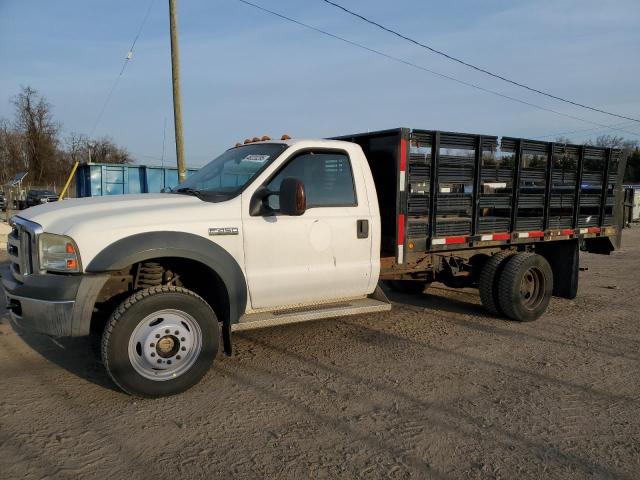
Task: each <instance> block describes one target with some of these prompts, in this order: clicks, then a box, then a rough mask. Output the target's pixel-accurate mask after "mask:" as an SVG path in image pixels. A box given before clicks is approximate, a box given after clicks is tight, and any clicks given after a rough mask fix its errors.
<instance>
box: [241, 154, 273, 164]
mask: <svg viewBox="0 0 640 480" xmlns="http://www.w3.org/2000/svg"><path fill="white" fill-rule="evenodd" d="M267 160H269V155H257V154H254V155H247V156H246V157H244V158H243V159H242V161H243V162H256V163H264V162H266V161H267Z"/></svg>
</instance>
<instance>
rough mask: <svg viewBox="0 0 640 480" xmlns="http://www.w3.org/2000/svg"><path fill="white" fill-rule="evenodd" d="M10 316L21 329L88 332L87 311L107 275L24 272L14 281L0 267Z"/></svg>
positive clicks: (63, 334)
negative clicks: (26, 273)
mask: <svg viewBox="0 0 640 480" xmlns="http://www.w3.org/2000/svg"><path fill="white" fill-rule="evenodd" d="M0 274H1V275H2V279H1V282H2V287H3V289H4V294H5V296H6V298H7V308H8V310H9V311H10V312H11V318H12V320H13V321H14V322H15V323H16V324H17V325H19V326H20V327H21V328H24V329H25V330H29V331H32V332H38V333H43V334H45V335H51V336H54V337H78V336H83V335H88V334H89V330H90V326H91V315H92V313H93V307H94V305H95V300H96V298H97V296H98V293H99V292H100V289H101V288H102V286H103V285H104V283H105V282H106V281H107V279H108V278H109V276H108V275H106V274H103V275H75V276H66V275H49V274H44V275H28V276H25V279H24V283H19V282H17V281H16V280H15V279H14V278H13V276H12V274H11V271H10V269H9V267H3V268H2V269H0Z"/></svg>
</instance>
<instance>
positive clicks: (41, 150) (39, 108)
mask: <svg viewBox="0 0 640 480" xmlns="http://www.w3.org/2000/svg"><path fill="white" fill-rule="evenodd" d="M13 104H14V106H15V121H14V128H15V130H16V132H17V133H18V134H20V135H22V138H23V142H24V144H23V148H24V155H25V157H26V163H27V165H28V166H29V171H30V172H31V178H32V180H33V181H34V182H36V183H42V181H43V180H44V179H45V178H46V177H50V176H56V173H58V172H56V167H57V163H58V132H59V130H60V127H59V125H58V124H57V123H56V122H55V121H54V120H53V114H52V112H51V105H50V104H49V103H48V102H47V101H46V100H45V99H44V98H43V97H42V96H41V95H40V94H38V92H37V91H36V90H34V89H33V88H31V87H23V88H22V91H21V92H20V93H19V94H18V95H16V96H15V97H14V99H13Z"/></svg>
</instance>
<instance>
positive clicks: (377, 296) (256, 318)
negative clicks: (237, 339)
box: [231, 287, 391, 332]
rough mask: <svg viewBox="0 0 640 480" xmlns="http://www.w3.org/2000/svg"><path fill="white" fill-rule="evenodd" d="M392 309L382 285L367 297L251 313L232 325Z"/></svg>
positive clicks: (271, 323) (242, 326)
mask: <svg viewBox="0 0 640 480" xmlns="http://www.w3.org/2000/svg"><path fill="white" fill-rule="evenodd" d="M389 310H391V303H390V302H389V300H388V299H387V297H386V296H385V295H384V293H383V292H382V289H381V288H380V287H377V288H376V291H375V292H374V293H373V294H371V295H369V296H368V297H365V298H358V299H355V300H347V301H344V302H337V303H324V304H318V305H311V306H305V307H296V308H290V309H286V310H276V311H272V312H260V313H249V314H246V315H243V316H242V317H241V318H240V323H236V324H234V325H232V326H231V329H232V331H234V332H237V331H241V330H250V329H253V328H262V327H273V326H276V325H286V324H289V323H298V322H307V321H309V320H320V319H322V318H334V317H346V316H349V315H362V314H363V313H374V312H385V311H389Z"/></svg>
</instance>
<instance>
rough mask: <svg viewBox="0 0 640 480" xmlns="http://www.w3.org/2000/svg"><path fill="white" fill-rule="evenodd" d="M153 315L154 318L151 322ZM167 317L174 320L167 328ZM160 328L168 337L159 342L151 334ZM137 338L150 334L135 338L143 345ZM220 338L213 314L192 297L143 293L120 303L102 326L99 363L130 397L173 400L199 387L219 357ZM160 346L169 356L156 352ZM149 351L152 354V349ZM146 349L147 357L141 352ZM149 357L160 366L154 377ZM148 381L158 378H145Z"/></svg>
mask: <svg viewBox="0 0 640 480" xmlns="http://www.w3.org/2000/svg"><path fill="white" fill-rule="evenodd" d="M155 314H157V315H158V318H154V317H155ZM172 315H173V317H171V316H172ZM161 317H162V318H161ZM164 317H167V319H165V318H164ZM169 317H170V318H173V320H171V322H173V323H171V324H170V321H169V320H168V318H169ZM151 319H152V320H151ZM158 320H159V322H158ZM143 321H144V324H143ZM163 325H166V326H168V327H169V328H167V329H166V330H165V331H166V332H167V335H164V336H162V337H161V338H160V337H159V335H160V334H157V333H153V332H155V331H157V329H158V328H164V326H163ZM181 325H182V326H181ZM189 325H191V326H189ZM141 329H142V330H141ZM154 329H155V330H154ZM169 329H171V330H172V331H171V332H169ZM180 330H182V331H180ZM165 331H163V332H162V333H163V334H164V332H165ZM137 332H145V333H147V332H148V333H149V335H150V336H149V337H140V338H145V342H144V343H145V345H141V342H138V343H136V339H137V338H138V333H137ZM169 333H171V334H170V335H169ZM174 333H175V336H174V335H173V334H174ZM219 336H220V335H219V327H218V319H217V318H216V314H215V313H214V312H213V310H212V309H211V307H210V306H209V305H208V304H207V303H206V302H205V301H204V300H203V299H202V298H201V297H199V296H198V295H197V294H195V293H194V292H192V291H190V290H187V289H186V288H181V287H173V286H158V287H152V288H147V289H145V290H141V291H139V292H136V293H134V294H133V295H131V296H130V297H129V298H127V299H126V300H125V301H124V302H122V303H121V304H120V306H119V307H118V308H117V309H116V310H115V311H114V312H113V313H112V315H111V317H110V318H109V320H108V321H107V324H106V326H105V329H104V332H103V334H102V350H101V351H102V362H103V363H104V366H105V368H106V369H107V372H108V373H109V375H110V376H111V378H112V379H113V381H114V382H115V384H116V385H117V386H118V387H120V388H121V389H122V390H124V391H125V392H127V393H129V394H131V395H136V396H140V397H148V398H152V397H162V396H167V395H174V394H176V393H180V392H184V391H185V390H187V389H189V388H190V387H192V386H193V385H195V384H196V383H198V382H199V381H200V380H201V379H202V377H203V376H204V375H205V374H206V373H207V372H208V371H209V369H210V367H211V364H212V363H213V360H214V358H215V356H216V354H217V352H218V344H219ZM178 337H180V338H178ZM149 338H159V339H158V340H151V341H152V342H157V346H156V345H155V343H148V344H147V342H146V340H148V339H149ZM163 341H164V343H163V344H162V345H164V346H167V345H168V346H170V351H167V350H166V349H162V350H161V349H160V348H161V342H163ZM181 341H182V342H183V343H181ZM132 345H134V346H133V350H132ZM154 346H155V347H156V348H155V350H154V349H153V348H151V347H154ZM145 347H147V348H148V349H149V351H145V350H142V349H143V348H145ZM187 347H188V348H187ZM156 351H157V354H156ZM149 352H150V353H149ZM136 355H138V357H139V358H138V357H136ZM149 356H153V357H154V359H153V361H158V362H159V363H162V365H161V366H160V368H158V369H157V370H156V371H155V372H154V370H155V368H154V367H152V366H151V365H150V363H149ZM156 357H157V359H156ZM187 359H188V361H187ZM172 362H173V363H172ZM181 362H187V363H182V364H180V363H181ZM168 364H171V366H169V365H168ZM172 369H173V370H174V373H172ZM180 369H181V370H180ZM141 372H142V373H141ZM175 372H179V373H175ZM145 375H147V376H145ZM153 375H161V376H160V377H156V378H149V376H153ZM163 377H164V378H163Z"/></svg>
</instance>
